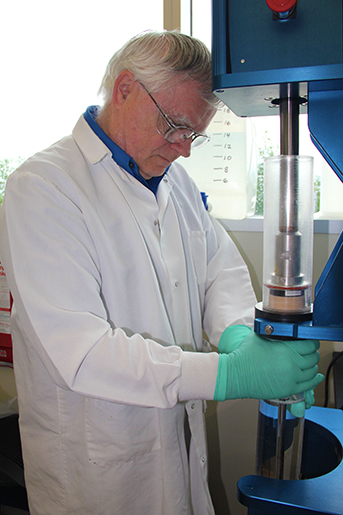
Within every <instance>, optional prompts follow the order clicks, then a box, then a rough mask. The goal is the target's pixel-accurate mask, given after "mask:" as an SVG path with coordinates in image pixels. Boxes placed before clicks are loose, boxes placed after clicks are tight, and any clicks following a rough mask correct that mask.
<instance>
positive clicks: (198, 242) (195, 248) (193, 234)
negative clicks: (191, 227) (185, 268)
mask: <svg viewBox="0 0 343 515" xmlns="http://www.w3.org/2000/svg"><path fill="white" fill-rule="evenodd" d="M188 241H189V246H190V250H191V255H192V259H193V264H194V268H195V273H196V277H197V282H198V284H204V283H205V282H206V271H207V240H206V232H204V231H188Z"/></svg>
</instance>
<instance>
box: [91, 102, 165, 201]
mask: <svg viewBox="0 0 343 515" xmlns="http://www.w3.org/2000/svg"><path fill="white" fill-rule="evenodd" d="M98 112H99V107H98V106H90V107H88V108H87V109H86V111H85V112H84V114H83V116H84V119H85V120H86V122H87V123H88V125H89V126H90V128H91V129H92V130H93V131H94V132H95V134H96V135H97V136H98V138H100V139H101V141H102V142H103V143H104V144H105V145H106V146H107V147H108V148H109V150H110V151H111V153H112V158H113V160H114V161H115V162H116V163H117V164H118V165H119V166H121V168H123V169H124V170H125V171H126V172H127V173H129V174H130V175H132V176H133V177H135V178H136V179H137V180H138V181H139V182H140V183H142V184H143V185H144V186H146V187H147V188H148V189H149V190H151V191H152V192H153V193H154V194H155V195H156V193H157V188H158V185H159V184H160V182H161V180H162V179H163V177H164V175H165V174H166V173H167V171H168V170H169V167H168V168H167V169H166V171H165V172H164V174H163V175H161V176H159V177H152V178H151V179H148V180H146V179H144V177H142V176H141V174H140V173H139V171H138V166H137V164H136V163H135V161H134V160H133V159H132V157H130V156H129V155H128V154H127V153H126V152H125V151H124V150H123V149H122V148H120V147H119V146H118V145H117V144H116V143H114V141H112V140H111V138H109V137H108V136H107V134H105V132H104V131H103V130H102V129H101V127H100V125H98V123H97V122H96V116H97V114H98Z"/></svg>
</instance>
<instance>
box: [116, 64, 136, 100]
mask: <svg viewBox="0 0 343 515" xmlns="http://www.w3.org/2000/svg"><path fill="white" fill-rule="evenodd" d="M134 83H135V78H134V76H133V74H132V73H131V72H130V71H129V70H124V71H123V72H121V73H120V74H119V75H118V77H117V79H116V81H115V83H114V87H113V105H114V106H115V107H119V106H121V105H122V104H124V102H125V101H126V99H127V97H128V96H129V95H130V93H131V92H132V89H133V86H134Z"/></svg>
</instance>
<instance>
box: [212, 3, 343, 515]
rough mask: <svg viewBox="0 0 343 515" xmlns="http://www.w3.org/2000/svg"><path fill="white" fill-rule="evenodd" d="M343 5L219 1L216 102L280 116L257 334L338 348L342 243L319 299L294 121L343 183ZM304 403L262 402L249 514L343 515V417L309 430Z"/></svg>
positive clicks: (325, 411) (268, 170) (325, 418)
mask: <svg viewBox="0 0 343 515" xmlns="http://www.w3.org/2000/svg"><path fill="white" fill-rule="evenodd" d="M342 4H343V2H342V0H325V1H323V0H213V2H212V16H213V27H212V33H213V41H212V60H213V89H214V92H215V94H216V95H217V96H218V97H219V99H220V100H222V102H223V103H224V104H226V105H227V106H228V107H229V108H230V109H231V110H232V111H233V112H234V113H235V114H236V115H237V116H241V117H250V116H268V115H270V114H272V113H275V112H276V113H277V114H278V116H279V118H280V156H276V157H273V158H269V159H267V160H266V162H265V216H264V265H263V300H262V302H260V303H259V304H258V305H257V306H256V309H255V313H256V318H255V332H256V333H258V334H260V335H262V336H265V337H269V338H281V339H287V338H291V339H292V338H293V339H301V338H312V339H319V340H324V341H325V340H326V341H328V340H330V341H343V233H342V234H341V236H340V237H339V238H338V241H337V243H336V245H335V248H334V250H333V252H332V254H331V256H330V258H329V260H328V262H327V264H326V266H325V267H324V270H323V272H322V275H321V277H320V279H319V281H318V283H317V285H316V286H315V289H314V295H313V294H312V293H313V292H312V248H313V198H312V192H313V176H312V169H313V166H312V162H311V160H312V158H311V157H308V156H301V155H299V115H300V114H301V113H307V116H308V126H309V130H310V134H311V139H312V141H313V143H314V144H315V146H316V147H317V148H318V150H319V151H320V153H321V154H322V155H323V157H324V158H325V160H326V161H327V162H328V163H329V165H330V166H331V168H332V173H336V175H337V176H338V177H339V179H340V180H341V181H343V173H342V171H343V143H342V142H343V5H342ZM275 108H276V109H275ZM342 201H343V199H342ZM312 297H314V300H313V302H312ZM299 401H301V399H297V398H293V399H285V400H282V401H280V400H278V401H274V402H273V401H261V403H260V413H259V428H258V431H259V435H258V441H259V439H260V440H261V441H262V440H263V439H264V437H265V435H266V434H268V438H269V443H268V445H269V447H268V445H265V446H263V445H260V446H259V445H258V449H257V473H256V475H250V476H246V477H243V478H241V479H240V481H239V482H238V498H239V500H240V502H241V503H242V504H243V505H245V506H246V507H247V508H248V513H249V515H263V514H274V515H277V514H284V515H288V514H291V515H297V514H299V515H302V514H304V513H308V514H330V515H342V514H343V494H342V491H343V462H342V455H343V451H342V448H343V411H342V410H341V409H329V408H319V407H312V408H311V410H309V411H308V413H307V414H306V417H305V419H304V420H303V419H302V417H293V416H292V415H291V414H290V412H291V410H290V409H287V408H289V406H287V403H288V404H292V403H297V402H299ZM290 449H292V458H291V459H290V460H288V456H287V454H289V451H290ZM287 460H288V461H289V463H288V461H287ZM287 467H288V469H287V470H286V468H287ZM266 471H267V473H266Z"/></svg>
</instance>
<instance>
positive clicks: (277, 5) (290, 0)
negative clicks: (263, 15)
mask: <svg viewBox="0 0 343 515" xmlns="http://www.w3.org/2000/svg"><path fill="white" fill-rule="evenodd" d="M266 2H267V5H268V7H270V9H271V10H272V11H275V12H277V13H284V12H285V11H289V10H290V9H292V7H294V6H295V4H296V3H297V0H266Z"/></svg>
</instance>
